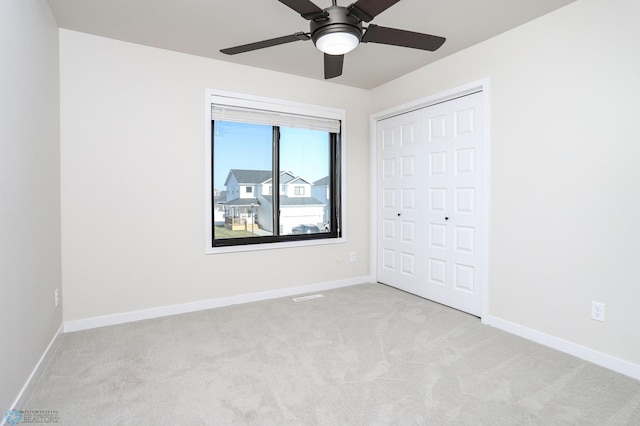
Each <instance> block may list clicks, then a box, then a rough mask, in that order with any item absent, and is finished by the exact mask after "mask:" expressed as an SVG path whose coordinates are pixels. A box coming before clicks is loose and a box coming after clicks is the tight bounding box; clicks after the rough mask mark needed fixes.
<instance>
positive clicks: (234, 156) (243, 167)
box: [213, 121, 273, 240]
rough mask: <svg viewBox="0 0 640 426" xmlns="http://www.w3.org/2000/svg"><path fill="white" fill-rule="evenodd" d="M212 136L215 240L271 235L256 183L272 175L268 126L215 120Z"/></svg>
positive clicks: (270, 219)
mask: <svg viewBox="0 0 640 426" xmlns="http://www.w3.org/2000/svg"><path fill="white" fill-rule="evenodd" d="M213 139H214V141H215V143H214V144H213V188H214V194H216V195H214V206H213V211H214V226H213V228H214V240H219V239H227V238H252V237H259V236H264V235H272V234H273V227H272V226H268V224H269V223H271V221H272V217H273V212H272V211H270V210H269V209H268V208H267V209H266V210H265V209H264V208H262V207H263V203H262V204H261V203H260V201H259V199H258V195H259V194H260V187H259V186H257V185H260V184H263V183H265V182H266V181H269V180H270V179H271V176H272V164H273V160H272V143H271V141H272V128H271V126H265V125H261V124H246V123H232V122H225V121H215V122H214V125H213ZM241 187H242V188H245V189H246V190H245V191H240V188H241ZM253 187H257V188H258V190H257V191H256V192H257V193H256V194H254V193H253V189H252V188H253ZM261 223H262V224H263V226H260V224H261ZM265 224H266V226H265Z"/></svg>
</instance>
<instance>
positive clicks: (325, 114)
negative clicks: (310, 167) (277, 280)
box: [204, 89, 347, 254]
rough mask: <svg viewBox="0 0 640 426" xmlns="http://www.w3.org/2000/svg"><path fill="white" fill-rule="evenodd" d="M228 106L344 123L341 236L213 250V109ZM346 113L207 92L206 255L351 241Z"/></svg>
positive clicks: (253, 97) (325, 108) (209, 90)
mask: <svg viewBox="0 0 640 426" xmlns="http://www.w3.org/2000/svg"><path fill="white" fill-rule="evenodd" d="M212 104H224V105H230V106H237V107H242V108H256V109H262V110H269V111H274V112H279V113H284V114H287V113H288V114H297V115H306V116H310V117H319V118H328V119H333V120H340V122H341V130H340V132H341V134H340V138H341V142H340V175H341V182H340V205H341V209H340V230H341V233H340V236H339V237H338V238H327V239H317V240H301V241H286V242H274V243H268V244H247V245H236V246H225V247H213V220H212V218H213V199H212V197H213V186H212V182H213V179H212V171H213V168H212V166H213V165H212V164H211V159H212V152H211V119H212V116H211V105H212ZM346 134H347V132H346V111H345V110H344V109H339V108H332V107H325V106H318V105H311V104H305V103H300V102H293V101H288V100H283V99H273V98H265V97H261V96H253V95H246V94H242V93H235V92H227V91H222V90H216V89H206V90H205V124H204V140H205V191H206V192H205V253H206V254H218V253H233V252H246V251H257V250H273V249H282V248H290V247H304V246H318V245H326V244H341V243H345V242H346V241H347V226H346V225H347V220H346V219H347V213H346V212H347V202H346V201H347V196H346V194H347V184H346V175H347V173H346V164H347V161H346V145H347V138H346Z"/></svg>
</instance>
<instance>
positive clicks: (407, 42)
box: [362, 25, 446, 51]
mask: <svg viewBox="0 0 640 426" xmlns="http://www.w3.org/2000/svg"><path fill="white" fill-rule="evenodd" d="M445 40H446V38H444V37H438V36H434V35H430V34H422V33H416V32H413V31H406V30H398V29H396V28H387V27H380V26H378V25H369V28H367V31H366V32H365V33H364V35H363V36H362V42H363V43H380V44H391V45H393V46H402V47H410V48H412V49H422V50H429V51H434V50H437V49H438V48H439V47H440V46H442V44H443V43H444V42H445Z"/></svg>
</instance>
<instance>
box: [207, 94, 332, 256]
mask: <svg viewBox="0 0 640 426" xmlns="http://www.w3.org/2000/svg"><path fill="white" fill-rule="evenodd" d="M229 103H230V104H231V103H233V102H232V101H229ZM247 104H248V105H251V106H256V104H257V103H255V102H254V103H252V102H251V101H247ZM285 109H286V108H285ZM309 112H311V114H309ZM332 114H333V115H332ZM338 117H339V115H337V114H335V113H327V112H322V113H319V116H318V117H316V116H315V115H314V114H313V111H312V110H304V109H303V110H302V112H300V114H298V115H296V114H295V113H293V112H291V108H289V110H288V111H287V112H282V110H279V109H278V107H276V108H275V109H274V110H273V111H272V110H271V109H269V108H268V107H261V108H257V107H256V108H251V107H247V108H243V107H239V106H229V105H228V104H224V103H222V104H216V103H215V102H214V103H212V115H211V119H212V127H211V157H210V158H211V185H212V193H213V201H212V203H211V204H210V205H211V207H212V211H213V213H212V219H211V232H210V233H209V234H208V235H209V237H208V238H209V239H208V242H210V244H209V243H208V247H211V248H218V247H219V248H223V247H230V246H241V245H255V244H263V243H264V244H268V243H278V242H296V241H305V240H322V239H331V238H341V230H340V220H341V218H342V212H341V211H340V206H341V203H340V202H339V201H340V193H341V170H340V165H341V157H340V153H341V147H340V146H341V135H340V128H341V121H340V119H339V118H338ZM260 123H268V124H260Z"/></svg>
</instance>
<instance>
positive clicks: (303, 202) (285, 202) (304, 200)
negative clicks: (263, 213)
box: [263, 195, 324, 206]
mask: <svg viewBox="0 0 640 426" xmlns="http://www.w3.org/2000/svg"><path fill="white" fill-rule="evenodd" d="M263 197H264V199H265V200H267V201H268V202H269V203H271V204H273V199H272V198H273V197H272V196H271V195H263ZM280 205H281V206H316V205H318V206H323V205H324V204H323V203H322V202H321V201H318V200H316V199H315V198H313V197H287V196H286V195H281V196H280Z"/></svg>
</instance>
